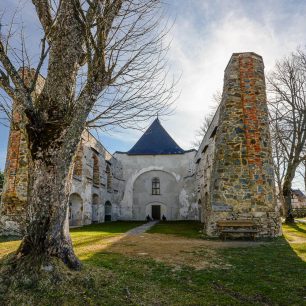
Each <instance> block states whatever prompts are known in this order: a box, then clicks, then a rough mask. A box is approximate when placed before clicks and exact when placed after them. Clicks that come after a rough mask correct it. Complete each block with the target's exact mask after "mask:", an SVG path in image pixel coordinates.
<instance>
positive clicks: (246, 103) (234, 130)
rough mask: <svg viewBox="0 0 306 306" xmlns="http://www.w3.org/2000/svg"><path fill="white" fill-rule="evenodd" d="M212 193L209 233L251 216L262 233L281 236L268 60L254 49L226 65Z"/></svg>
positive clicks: (210, 197) (269, 235) (234, 58)
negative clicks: (218, 224) (267, 84)
mask: <svg viewBox="0 0 306 306" xmlns="http://www.w3.org/2000/svg"><path fill="white" fill-rule="evenodd" d="M209 193H210V194H209V202H210V207H211V209H210V210H209V211H208V215H207V226H206V228H207V232H208V234H211V235H215V234H217V232H218V231H217V227H216V222H217V221H218V220H226V219H252V220H253V221H254V222H256V223H257V225H258V227H259V233H258V236H260V237H273V236H277V235H278V234H279V232H280V219H279V215H278V213H277V212H276V199H275V187H274V172H273V163H272V149H271V141H270V133H269V122H268V108H267V101H266V87H265V76H264V63H263V60H262V57H261V56H259V55H257V54H255V53H252V52H247V53H234V54H233V55H232V57H231V59H230V61H229V63H228V65H227V67H226V69H225V74H224V87H223V95H222V102H221V105H220V108H219V119H218V124H217V130H216V134H215V150H214V157H213V163H212V172H211V178H210V190H209Z"/></svg>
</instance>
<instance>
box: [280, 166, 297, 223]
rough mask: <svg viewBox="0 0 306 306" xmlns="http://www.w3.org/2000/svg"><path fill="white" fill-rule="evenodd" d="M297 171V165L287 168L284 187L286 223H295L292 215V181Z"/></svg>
mask: <svg viewBox="0 0 306 306" xmlns="http://www.w3.org/2000/svg"><path fill="white" fill-rule="evenodd" d="M295 171H296V165H295V164H292V165H288V167H287V173H286V176H285V179H284V185H283V197H284V200H285V201H284V210H285V212H286V215H285V216H286V219H285V222H286V223H293V222H294V217H293V214H292V203H291V187H292V180H293V178H294V175H295Z"/></svg>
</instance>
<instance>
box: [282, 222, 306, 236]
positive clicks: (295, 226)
mask: <svg viewBox="0 0 306 306" xmlns="http://www.w3.org/2000/svg"><path fill="white" fill-rule="evenodd" d="M302 224H304V223H292V224H291V223H290V224H286V225H287V226H288V228H291V229H293V230H295V231H297V232H300V233H303V234H306V229H304V228H302V227H301V226H299V225H302ZM304 225H305V224H304ZM305 238H306V236H305Z"/></svg>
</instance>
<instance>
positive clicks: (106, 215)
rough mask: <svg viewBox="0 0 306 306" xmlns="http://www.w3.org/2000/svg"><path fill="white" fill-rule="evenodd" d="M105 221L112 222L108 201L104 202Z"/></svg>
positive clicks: (110, 204) (110, 205) (110, 206)
mask: <svg viewBox="0 0 306 306" xmlns="http://www.w3.org/2000/svg"><path fill="white" fill-rule="evenodd" d="M104 220H105V221H112V203H111V202H110V201H106V203H105V218H104Z"/></svg>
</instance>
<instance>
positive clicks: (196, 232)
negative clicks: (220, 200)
mask: <svg viewBox="0 0 306 306" xmlns="http://www.w3.org/2000/svg"><path fill="white" fill-rule="evenodd" d="M202 228H203V226H202V225H201V223H200V222H198V221H165V222H159V223H158V224H156V225H155V226H154V227H152V228H151V229H150V230H149V231H148V233H151V234H153V233H156V234H170V235H176V236H182V237H187V238H201V237H202V236H203V233H202Z"/></svg>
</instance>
